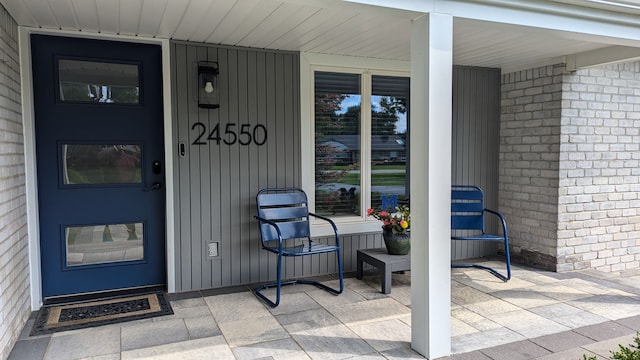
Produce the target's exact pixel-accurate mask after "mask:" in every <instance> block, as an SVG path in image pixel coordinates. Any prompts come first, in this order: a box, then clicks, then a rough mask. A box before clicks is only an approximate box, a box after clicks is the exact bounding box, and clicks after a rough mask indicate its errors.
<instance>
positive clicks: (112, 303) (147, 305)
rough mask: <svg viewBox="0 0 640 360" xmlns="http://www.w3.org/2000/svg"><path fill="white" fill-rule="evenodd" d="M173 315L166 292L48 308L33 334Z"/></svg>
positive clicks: (41, 313)
mask: <svg viewBox="0 0 640 360" xmlns="http://www.w3.org/2000/svg"><path fill="white" fill-rule="evenodd" d="M171 314H173V309H172V308H171V304H170V303H169V301H168V300H167V298H166V296H165V294H164V293H163V292H153V293H147V294H136V295H132V296H120V297H115V298H109V299H101V300H96V301H88V302H81V303H73V304H58V305H46V306H43V307H42V308H41V309H40V311H38V315H37V316H36V320H35V323H34V324H33V328H31V334H30V335H31V336H36V335H43V334H51V333H54V332H58V331H67V330H75V329H83V328H88V327H93V326H100V325H106V324H115V323H120V322H125V321H131V320H140V319H147V318H151V317H155V316H162V315H171Z"/></svg>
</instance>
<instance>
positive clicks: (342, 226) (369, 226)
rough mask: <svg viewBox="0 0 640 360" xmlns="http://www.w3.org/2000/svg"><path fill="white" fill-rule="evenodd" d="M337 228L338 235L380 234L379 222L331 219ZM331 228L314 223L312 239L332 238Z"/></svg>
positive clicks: (380, 224) (324, 224) (322, 223)
mask: <svg viewBox="0 0 640 360" xmlns="http://www.w3.org/2000/svg"><path fill="white" fill-rule="evenodd" d="M332 220H333V221H334V222H335V223H336V226H337V227H338V234H339V235H350V234H362V233H371V232H382V223H380V222H379V221H355V220H351V221H349V220H347V219H339V220H336V219H332ZM341 220H342V221H341ZM332 235H333V228H332V227H331V225H329V224H328V223H327V222H316V223H314V224H312V225H311V236H312V237H324V236H332Z"/></svg>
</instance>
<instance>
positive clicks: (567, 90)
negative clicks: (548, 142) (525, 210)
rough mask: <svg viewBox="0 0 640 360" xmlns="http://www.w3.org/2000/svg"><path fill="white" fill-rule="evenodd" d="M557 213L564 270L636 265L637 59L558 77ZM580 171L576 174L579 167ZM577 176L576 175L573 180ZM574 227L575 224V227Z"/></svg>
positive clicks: (639, 237) (639, 185)
mask: <svg viewBox="0 0 640 360" xmlns="http://www.w3.org/2000/svg"><path fill="white" fill-rule="evenodd" d="M563 89H564V91H563V93H562V105H563V109H562V110H563V111H562V124H563V126H562V143H563V145H564V144H566V145H567V146H563V147H562V150H563V153H562V154H561V160H560V168H561V170H560V183H559V186H560V189H565V190H566V191H560V197H559V199H558V200H559V203H575V204H582V205H584V206H582V207H574V208H570V207H566V208H563V210H564V211H563V212H561V214H560V215H561V216H559V218H558V229H559V231H558V234H559V238H561V239H562V240H564V241H563V242H559V246H558V251H559V252H560V251H561V252H565V253H570V252H572V251H573V253H574V256H572V257H566V258H559V259H558V261H559V262H560V263H562V262H563V261H564V264H563V265H564V266H565V267H566V268H567V269H580V268H584V267H586V268H593V269H598V270H602V271H607V272H610V271H626V270H633V269H638V268H639V267H640V261H639V260H640V259H638V256H637V251H638V250H637V246H638V244H639V243H640V242H639V241H640V224H639V223H640V219H639V218H638V216H639V215H640V201H638V199H639V198H638V191H639V190H640V181H639V180H640V168H639V166H638V165H639V164H640V162H639V161H640V137H639V136H638V135H640V63H638V62H633V63H624V64H616V65H609V66H605V67H601V68H597V69H586V70H580V71H577V72H576V73H573V74H567V75H565V76H564V77H563ZM580 171H581V172H583V175H581V176H580V177H579V178H576V177H575V176H578V174H579V172H580ZM578 180H579V181H578ZM578 230H579V231H578Z"/></svg>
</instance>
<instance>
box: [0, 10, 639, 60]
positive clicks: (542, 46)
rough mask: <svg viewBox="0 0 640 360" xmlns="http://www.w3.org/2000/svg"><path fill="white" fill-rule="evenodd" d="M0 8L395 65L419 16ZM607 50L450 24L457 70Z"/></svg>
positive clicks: (136, 31)
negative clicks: (380, 60)
mask: <svg viewBox="0 0 640 360" xmlns="http://www.w3.org/2000/svg"><path fill="white" fill-rule="evenodd" d="M556 1H559V2H565V3H575V2H577V0H564V1H562V0H556ZM583 2H584V1H583ZM0 3H1V4H2V5H4V7H5V8H6V9H7V10H8V11H9V13H10V14H11V15H12V16H13V17H14V18H15V19H16V21H17V22H18V24H19V25H23V26H27V27H34V28H42V29H56V30H66V31H70V32H82V33H83V34H91V33H102V34H120V35H130V36H139V37H154V38H166V39H176V40H185V41H191V42H198V43H202V42H204V43H212V44H226V45H236V46H246V47H256V48H269V49H280V50H292V51H306V52H314V53H323V54H335V55H353V56H362V57H371V58H380V59H398V60H409V58H410V51H409V47H410V44H409V43H410V26H411V19H413V18H416V17H418V16H420V15H421V13H420V12H416V11H400V10H390V9H386V8H382V7H376V6H369V5H362V4H356V3H351V2H345V1H338V0H324V1H322V0H307V1H300V0H180V1H178V0H91V1H88V0H0ZM595 4H597V2H595ZM609 10H610V9H609ZM625 10H626V11H628V10H629V9H625ZM610 45H612V43H611V42H608V40H607V39H603V38H585V37H577V36H572V35H571V34H568V33H567V32H558V31H543V30H540V29H535V28H531V27H523V26H509V25H504V24H498V23H497V22H487V21H477V20H468V19H464V18H460V17H456V18H455V22H454V63H455V64H457V65H469V66H482V67H495V68H502V69H503V70H507V69H517V68H521V67H523V66H529V65H532V64H536V63H544V62H549V61H550V59H557V58H559V57H561V56H565V55H569V54H574V53H581V52H587V51H590V50H594V49H601V48H605V47H607V46H610Z"/></svg>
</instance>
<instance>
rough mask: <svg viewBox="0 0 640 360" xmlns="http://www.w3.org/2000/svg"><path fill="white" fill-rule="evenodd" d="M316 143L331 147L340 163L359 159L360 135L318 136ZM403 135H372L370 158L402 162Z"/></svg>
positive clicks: (349, 162)
mask: <svg viewBox="0 0 640 360" xmlns="http://www.w3.org/2000/svg"><path fill="white" fill-rule="evenodd" d="M318 144H321V145H323V146H327V147H331V148H332V149H334V153H333V154H331V157H332V158H333V159H336V160H337V161H338V163H339V164H340V165H350V164H357V163H358V161H359V160H360V146H359V145H360V136H358V135H332V136H330V137H320V138H318ZM406 150H407V144H406V141H405V135H404V134H401V135H372V136H371V160H372V161H374V162H380V163H389V164H392V163H395V162H399V163H403V164H404V162H405V161H406V154H407V153H406Z"/></svg>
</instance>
